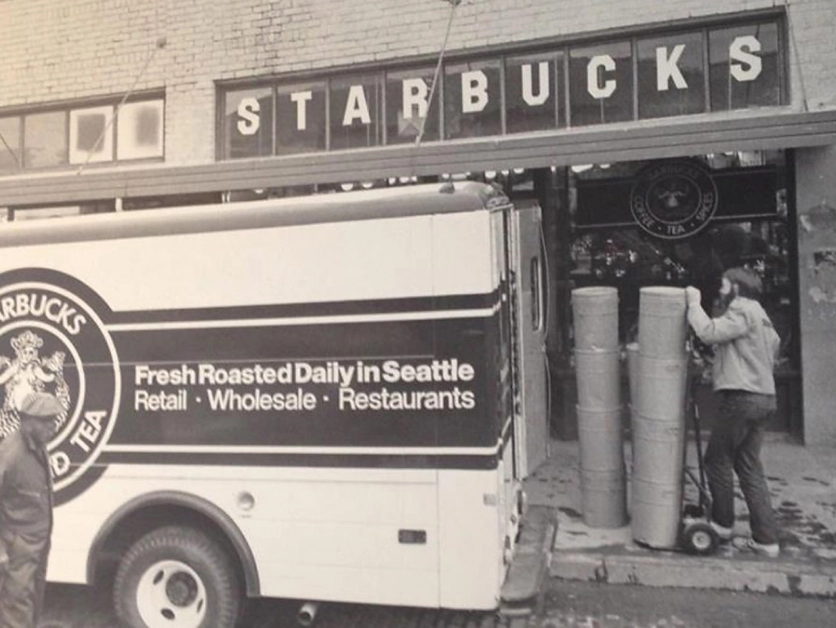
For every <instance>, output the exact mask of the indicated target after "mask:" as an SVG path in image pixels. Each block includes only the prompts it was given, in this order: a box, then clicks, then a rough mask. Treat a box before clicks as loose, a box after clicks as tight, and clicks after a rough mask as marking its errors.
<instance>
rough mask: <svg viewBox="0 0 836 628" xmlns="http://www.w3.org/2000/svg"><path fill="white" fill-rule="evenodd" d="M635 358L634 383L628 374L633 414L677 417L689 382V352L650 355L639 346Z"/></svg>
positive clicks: (664, 417)
mask: <svg viewBox="0 0 836 628" xmlns="http://www.w3.org/2000/svg"><path fill="white" fill-rule="evenodd" d="M628 356H629V353H628ZM634 359H635V370H636V374H637V381H636V382H635V384H633V381H632V374H631V382H630V390H631V394H633V395H634V396H633V398H632V400H631V401H632V408H633V416H636V415H639V416H645V417H651V418H656V419H662V420H669V421H677V420H679V419H680V417H682V414H683V410H684V404H685V389H686V386H687V383H688V356H687V355H685V354H684V353H680V355H679V356H677V357H672V358H652V357H649V356H646V355H645V354H644V347H643V346H642V347H641V349H640V351H639V353H638V354H637V355H636V356H635V358H634Z"/></svg>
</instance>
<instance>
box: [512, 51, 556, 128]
mask: <svg viewBox="0 0 836 628" xmlns="http://www.w3.org/2000/svg"><path fill="white" fill-rule="evenodd" d="M562 66H563V55H562V54H561V53H556V54H555V53H549V54H542V55H528V56H524V57H510V58H508V59H507V60H506V62H505V102H506V103H507V104H506V110H507V120H506V124H507V129H508V132H509V133H523V132H525V131H539V130H542V129H554V128H555V127H557V126H563V125H564V124H565V118H564V117H563V115H562V114H563V100H562V94H559V93H558V90H557V86H558V85H560V81H559V80H558V77H559V76H560V74H561V71H562V69H563V68H562ZM558 113H560V117H559V118H558Z"/></svg>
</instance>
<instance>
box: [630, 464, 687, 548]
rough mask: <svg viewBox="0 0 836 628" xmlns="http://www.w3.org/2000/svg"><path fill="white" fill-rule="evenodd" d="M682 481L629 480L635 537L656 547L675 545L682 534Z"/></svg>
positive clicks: (632, 530) (631, 515)
mask: <svg viewBox="0 0 836 628" xmlns="http://www.w3.org/2000/svg"><path fill="white" fill-rule="evenodd" d="M681 501H682V485H681V483H678V482H677V483H670V482H654V481H652V480H650V479H646V478H640V477H636V475H635V474H634V475H633V476H632V478H631V480H630V532H631V534H632V536H633V540H634V541H636V542H637V543H641V544H643V545H647V546H648V547H653V548H656V549H674V548H675V547H676V544H677V539H678V536H679V517H680V507H681Z"/></svg>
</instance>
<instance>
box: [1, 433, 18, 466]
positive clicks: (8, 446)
mask: <svg viewBox="0 0 836 628" xmlns="http://www.w3.org/2000/svg"><path fill="white" fill-rule="evenodd" d="M22 447H23V437H22V436H21V435H20V432H19V431H15V432H12V433H11V434H9V435H8V436H6V438H4V439H3V440H2V441H0V465H3V464H6V463H7V462H8V461H10V460H12V459H14V458H16V457H17V456H18V455H20V452H21V450H22Z"/></svg>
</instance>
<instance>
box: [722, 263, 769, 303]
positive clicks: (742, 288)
mask: <svg viewBox="0 0 836 628" xmlns="http://www.w3.org/2000/svg"><path fill="white" fill-rule="evenodd" d="M723 277H725V278H726V279H728V280H729V281H730V282H731V283H732V284H733V285H737V293H738V294H739V295H740V296H742V297H746V298H747V299H759V298H760V296H761V293H762V292H763V283H762V282H761V278H760V277H759V276H758V275H757V274H756V273H755V272H754V271H751V270H749V269H748V268H743V267H740V266H738V267H736V268H729V269H728V270H727V271H726V272H724V273H723Z"/></svg>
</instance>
